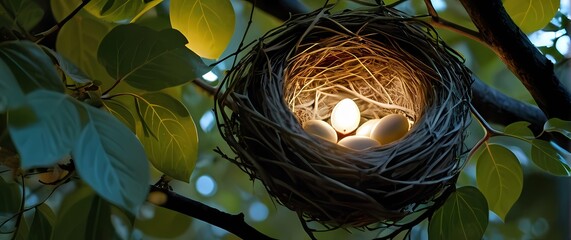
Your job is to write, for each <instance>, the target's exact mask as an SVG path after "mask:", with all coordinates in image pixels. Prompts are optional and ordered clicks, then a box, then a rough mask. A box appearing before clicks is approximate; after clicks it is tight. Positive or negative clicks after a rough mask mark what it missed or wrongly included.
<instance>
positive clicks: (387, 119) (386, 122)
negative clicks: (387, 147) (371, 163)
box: [371, 114, 410, 145]
mask: <svg viewBox="0 0 571 240" xmlns="http://www.w3.org/2000/svg"><path fill="white" fill-rule="evenodd" d="M409 127H410V126H409V122H408V119H407V118H406V117H405V116H403V115H400V114H389V115H387V116H384V117H383V118H381V120H380V121H379V123H377V125H375V127H374V128H373V129H372V130H371V138H372V139H375V140H377V142H379V143H381V144H383V145H384V144H389V143H391V142H394V141H397V140H399V139H401V138H402V137H404V135H406V133H407V132H408V129H409Z"/></svg>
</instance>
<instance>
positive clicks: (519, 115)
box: [472, 78, 547, 133]
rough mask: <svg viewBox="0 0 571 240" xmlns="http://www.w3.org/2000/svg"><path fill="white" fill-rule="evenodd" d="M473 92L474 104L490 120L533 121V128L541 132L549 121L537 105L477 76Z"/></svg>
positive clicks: (508, 122)
mask: <svg viewBox="0 0 571 240" xmlns="http://www.w3.org/2000/svg"><path fill="white" fill-rule="evenodd" d="M472 93H473V96H472V104H473V105H474V107H476V109H477V110H478V112H479V113H480V114H482V116H483V117H484V118H485V119H486V120H488V121H490V122H493V123H498V124H502V125H508V124H510V123H513V122H517V121H527V122H530V123H531V129H532V130H533V131H534V132H535V133H539V132H541V130H542V129H543V124H544V123H545V121H547V119H546V117H545V115H544V114H543V112H542V111H541V110H540V109H539V108H537V107H536V106H534V105H531V104H527V103H524V102H521V101H518V100H516V99H513V98H511V97H509V96H506V95H504V94H503V93H501V92H500V91H498V90H496V89H493V88H491V87H489V86H488V85H486V84H485V83H483V82H482V81H480V80H479V79H477V78H474V84H472Z"/></svg>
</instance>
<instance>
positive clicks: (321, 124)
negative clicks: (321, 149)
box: [303, 120, 337, 143]
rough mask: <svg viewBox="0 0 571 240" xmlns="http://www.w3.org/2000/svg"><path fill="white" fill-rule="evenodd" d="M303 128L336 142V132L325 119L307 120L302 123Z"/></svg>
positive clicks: (312, 133)
mask: <svg viewBox="0 0 571 240" xmlns="http://www.w3.org/2000/svg"><path fill="white" fill-rule="evenodd" d="M303 130H305V132H307V133H309V134H311V135H314V136H317V137H320V138H323V139H325V140H327V141H330V142H333V143H336V142H337V132H335V129H333V127H331V125H329V124H327V123H326V122H325V121H321V120H309V121H306V122H305V123H303Z"/></svg>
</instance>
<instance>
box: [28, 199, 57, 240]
mask: <svg viewBox="0 0 571 240" xmlns="http://www.w3.org/2000/svg"><path fill="white" fill-rule="evenodd" d="M54 225H55V214H54V212H53V211H52V209H50V207H49V206H48V205H46V204H41V205H39V206H37V207H36V213H34V221H33V222H32V225H31V226H30V228H31V229H33V231H30V235H29V239H38V240H42V239H49V238H50V236H51V234H52V229H53V227H54Z"/></svg>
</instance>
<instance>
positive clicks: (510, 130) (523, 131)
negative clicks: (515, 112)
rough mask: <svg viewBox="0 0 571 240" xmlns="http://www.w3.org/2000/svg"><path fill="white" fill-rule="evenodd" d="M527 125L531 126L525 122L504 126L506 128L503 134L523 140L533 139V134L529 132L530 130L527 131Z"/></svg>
mask: <svg viewBox="0 0 571 240" xmlns="http://www.w3.org/2000/svg"><path fill="white" fill-rule="evenodd" d="M529 125H531V124H530V123H529V122H525V121H520V122H514V123H512V124H510V125H508V126H506V128H505V129H504V133H507V134H511V135H515V136H520V137H525V138H535V136H534V135H533V132H532V131H531V129H529Z"/></svg>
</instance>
